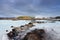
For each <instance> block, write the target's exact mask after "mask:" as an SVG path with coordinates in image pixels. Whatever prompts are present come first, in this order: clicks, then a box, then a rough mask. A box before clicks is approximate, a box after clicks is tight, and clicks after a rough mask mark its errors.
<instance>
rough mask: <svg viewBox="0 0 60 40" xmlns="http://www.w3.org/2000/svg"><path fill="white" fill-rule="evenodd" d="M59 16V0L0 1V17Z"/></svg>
mask: <svg viewBox="0 0 60 40" xmlns="http://www.w3.org/2000/svg"><path fill="white" fill-rule="evenodd" d="M23 15H24V16H27V15H28V16H60V0H0V17H16V16H23Z"/></svg>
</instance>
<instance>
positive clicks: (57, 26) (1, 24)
mask: <svg viewBox="0 0 60 40" xmlns="http://www.w3.org/2000/svg"><path fill="white" fill-rule="evenodd" d="M29 22H30V21H25V20H18V21H12V20H0V40H2V36H3V35H4V34H6V30H9V31H11V26H12V25H13V26H20V25H24V24H27V23H29ZM35 25H36V26H35V27H33V28H44V29H46V30H47V32H48V33H50V32H51V34H54V35H56V37H57V40H59V39H60V31H59V30H60V22H58V21H57V22H55V23H42V24H35ZM31 29H32V28H31ZM52 29H54V32H52V31H51V30H52ZM54 38H55V37H54Z"/></svg>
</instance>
